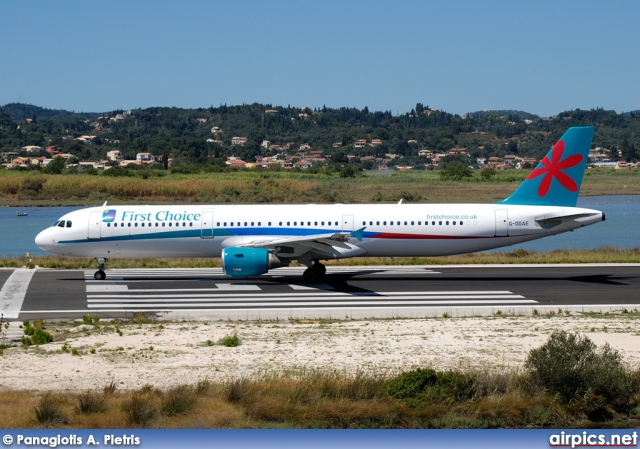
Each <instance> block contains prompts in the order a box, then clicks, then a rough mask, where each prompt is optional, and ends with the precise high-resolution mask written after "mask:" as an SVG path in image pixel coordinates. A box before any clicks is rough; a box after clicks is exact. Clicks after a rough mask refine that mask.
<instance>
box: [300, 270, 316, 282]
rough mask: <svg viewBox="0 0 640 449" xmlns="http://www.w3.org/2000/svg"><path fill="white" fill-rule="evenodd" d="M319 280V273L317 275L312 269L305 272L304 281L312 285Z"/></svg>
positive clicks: (303, 274)
mask: <svg viewBox="0 0 640 449" xmlns="http://www.w3.org/2000/svg"><path fill="white" fill-rule="evenodd" d="M318 278H319V276H318V273H316V272H315V271H314V270H312V269H311V268H307V269H306V270H304V273H302V279H303V280H304V281H305V282H308V283H310V284H311V283H313V282H317V281H318Z"/></svg>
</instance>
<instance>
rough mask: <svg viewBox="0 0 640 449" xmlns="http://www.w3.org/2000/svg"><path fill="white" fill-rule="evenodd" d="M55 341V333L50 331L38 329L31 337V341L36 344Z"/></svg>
mask: <svg viewBox="0 0 640 449" xmlns="http://www.w3.org/2000/svg"><path fill="white" fill-rule="evenodd" d="M52 341H53V335H51V334H50V333H49V332H45V331H43V330H40V329H38V330H37V331H36V332H35V333H34V334H33V336H32V337H31V342H32V343H33V344H34V345H44V344H47V343H51V342H52Z"/></svg>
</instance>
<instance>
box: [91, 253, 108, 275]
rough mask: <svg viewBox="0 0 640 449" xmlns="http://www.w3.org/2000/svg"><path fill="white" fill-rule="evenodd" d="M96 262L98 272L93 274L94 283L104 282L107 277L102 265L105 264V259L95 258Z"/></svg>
mask: <svg viewBox="0 0 640 449" xmlns="http://www.w3.org/2000/svg"><path fill="white" fill-rule="evenodd" d="M96 261H97V262H98V271H96V272H95V273H94V274H93V278H94V279H95V280H96V281H104V280H105V279H106V278H107V275H106V273H105V272H104V264H105V263H106V261H107V259H105V258H104V257H98V258H96Z"/></svg>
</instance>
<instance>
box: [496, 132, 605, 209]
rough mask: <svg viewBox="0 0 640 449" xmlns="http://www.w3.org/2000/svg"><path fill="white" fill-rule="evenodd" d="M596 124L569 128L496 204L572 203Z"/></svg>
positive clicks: (578, 187) (576, 198)
mask: <svg viewBox="0 0 640 449" xmlns="http://www.w3.org/2000/svg"><path fill="white" fill-rule="evenodd" d="M594 132H595V127H593V126H579V127H573V128H569V129H568V130H567V132H565V133H564V135H563V136H562V137H561V138H560V140H558V142H557V143H556V144H555V145H554V146H553V148H551V150H549V152H548V153H547V155H546V156H545V157H544V158H543V159H542V161H540V163H539V164H538V166H537V167H536V168H535V169H534V170H533V171H532V172H531V174H530V175H529V176H527V179H525V181H524V182H523V183H522V184H520V187H518V189H517V190H516V191H515V192H513V195H511V196H510V197H509V198H507V199H506V200H503V201H499V202H498V204H521V205H527V206H568V207H575V205H576V204H577V202H578V194H579V193H580V186H581V185H582V177H583V175H584V170H585V168H586V166H587V160H588V159H589V150H590V149H591V140H592V139H593V133H594Z"/></svg>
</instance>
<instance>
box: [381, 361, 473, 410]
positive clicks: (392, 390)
mask: <svg viewBox="0 0 640 449" xmlns="http://www.w3.org/2000/svg"><path fill="white" fill-rule="evenodd" d="M475 384H476V378H475V376H473V375H470V374H464V373H460V372H458V371H446V372H441V371H435V370H433V369H417V370H415V371H409V372H406V373H402V374H400V375H399V376H398V377H396V378H395V379H391V380H389V381H387V382H385V383H384V384H383V385H382V387H381V389H380V392H381V393H382V394H388V395H390V396H392V397H394V398H396V399H405V400H406V399H409V400H412V401H417V402H426V401H435V402H449V403H451V402H454V401H462V400H464V399H468V398H470V397H472V396H473V395H474V394H475Z"/></svg>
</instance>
